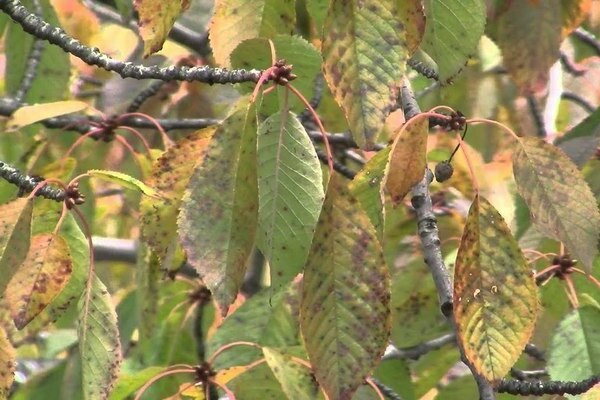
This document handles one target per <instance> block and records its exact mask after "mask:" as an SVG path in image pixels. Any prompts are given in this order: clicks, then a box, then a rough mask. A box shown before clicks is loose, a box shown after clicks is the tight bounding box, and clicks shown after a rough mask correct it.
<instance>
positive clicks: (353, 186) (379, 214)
mask: <svg viewBox="0 0 600 400" xmlns="http://www.w3.org/2000/svg"><path fill="white" fill-rule="evenodd" d="M390 150H391V147H386V148H385V149H383V150H381V151H378V152H377V154H375V155H374V156H373V157H372V158H371V159H370V160H369V161H368V162H367V163H366V164H365V165H364V166H363V167H362V169H361V170H360V171H359V173H358V174H356V176H355V177H354V179H353V180H352V182H350V184H349V188H350V192H351V193H352V196H354V197H355V198H356V199H357V200H358V202H359V203H360V205H361V207H362V208H363V210H365V212H366V213H367V216H368V217H369V219H370V220H371V223H372V224H373V227H374V228H375V230H376V231H377V234H378V235H379V237H380V238H383V227H384V222H385V207H384V194H383V188H384V186H385V170H386V166H387V164H388V159H389V156H390Z"/></svg>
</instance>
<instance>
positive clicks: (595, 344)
mask: <svg viewBox="0 0 600 400" xmlns="http://www.w3.org/2000/svg"><path fill="white" fill-rule="evenodd" d="M598 327H600V309H598V308H597V307H595V306H590V305H585V306H582V307H580V308H578V309H576V310H573V311H571V312H570V313H569V314H567V315H566V316H565V317H564V318H563V320H562V321H561V322H560V324H559V325H558V327H557V328H556V331H555V332H554V336H553V337H552V345H551V347H550V357H549V359H548V372H549V373H550V376H551V377H552V379H553V380H561V381H581V380H584V379H588V378H589V377H590V376H593V375H599V374H600V330H599V329H598ZM573 360H577V362H573Z"/></svg>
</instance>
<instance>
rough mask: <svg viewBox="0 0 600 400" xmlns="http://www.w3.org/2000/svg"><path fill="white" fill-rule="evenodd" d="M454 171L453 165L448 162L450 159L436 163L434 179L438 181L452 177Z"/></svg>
mask: <svg viewBox="0 0 600 400" xmlns="http://www.w3.org/2000/svg"><path fill="white" fill-rule="evenodd" d="M453 173H454V167H453V166H452V164H450V161H448V160H446V161H442V162H441V163H439V164H438V165H436V166H435V179H436V180H437V181H438V182H444V181H447V180H448V179H450V178H451V177H452V174H453Z"/></svg>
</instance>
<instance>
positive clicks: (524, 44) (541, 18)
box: [496, 0, 561, 94]
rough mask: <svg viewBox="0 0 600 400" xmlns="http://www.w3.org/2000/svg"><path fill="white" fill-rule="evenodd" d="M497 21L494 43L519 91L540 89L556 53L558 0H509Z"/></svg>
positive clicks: (558, 22)
mask: <svg viewBox="0 0 600 400" xmlns="http://www.w3.org/2000/svg"><path fill="white" fill-rule="evenodd" d="M508 7H509V8H508V10H507V11H506V12H505V13H503V14H502V15H501V16H500V17H499V18H498V21H497V41H496V42H497V44H498V46H499V47H500V49H501V50H502V58H503V60H504V62H503V64H504V66H505V67H506V69H507V70H508V72H509V73H510V75H511V76H512V78H513V80H514V82H515V84H516V85H517V87H518V88H519V89H520V91H521V93H523V94H532V93H535V92H539V91H540V90H542V89H543V88H544V87H545V86H546V83H547V82H548V73H549V70H550V67H551V66H552V64H554V63H555V62H556V61H557V60H558V57H559V48H560V42H561V31H560V29H557V27H559V26H561V5H560V1H559V0H546V1H538V2H532V1H529V0H515V1H512V2H511V3H510V4H509V6H508Z"/></svg>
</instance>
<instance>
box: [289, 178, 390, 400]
mask: <svg viewBox="0 0 600 400" xmlns="http://www.w3.org/2000/svg"><path fill="white" fill-rule="evenodd" d="M300 329H301V331H302V336H303V337H304V341H305V345H306V351H307V353H308V356H309V359H310V361H311V364H312V365H313V371H314V374H315V376H316V379H317V381H318V382H319V384H320V385H321V387H322V388H323V389H324V391H325V393H327V395H328V396H329V398H330V399H331V400H349V399H350V398H352V395H353V394H354V392H355V391H356V390H357V388H358V387H359V386H360V385H361V384H362V383H363V382H364V379H365V378H366V377H367V375H368V374H369V373H370V372H371V371H372V370H373V368H374V367H375V366H376V365H377V363H378V362H379V360H380V358H381V355H382V354H383V351H384V350H385V347H386V346H387V340H388V337H389V334H390V282H389V275H388V270H387V267H386V265H385V261H384V258H383V251H382V249H381V246H380V244H379V240H378V238H377V233H376V232H375V229H374V228H373V226H372V225H371V222H370V221H369V217H368V216H367V215H366V213H365V212H364V211H363V210H362V209H361V207H360V206H359V204H358V203H357V201H356V200H355V199H354V198H353V197H352V196H351V194H350V193H349V191H348V189H347V187H346V185H345V182H344V181H343V178H341V177H340V176H338V175H337V174H334V175H333V176H332V177H331V180H330V182H329V188H328V190H327V196H326V198H325V203H324V205H323V210H322V212H321V217H320V218H319V223H318V224H317V229H316V232H315V237H314V239H313V244H312V248H311V251H310V255H309V258H308V262H307V264H306V267H305V272H304V282H303V285H302V301H301V304H300Z"/></svg>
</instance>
